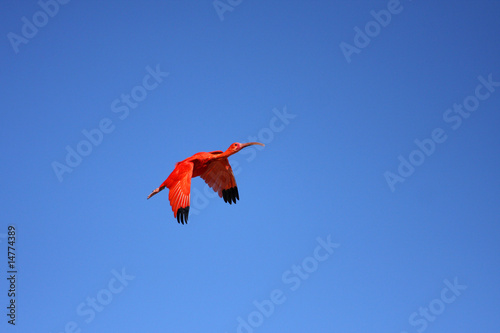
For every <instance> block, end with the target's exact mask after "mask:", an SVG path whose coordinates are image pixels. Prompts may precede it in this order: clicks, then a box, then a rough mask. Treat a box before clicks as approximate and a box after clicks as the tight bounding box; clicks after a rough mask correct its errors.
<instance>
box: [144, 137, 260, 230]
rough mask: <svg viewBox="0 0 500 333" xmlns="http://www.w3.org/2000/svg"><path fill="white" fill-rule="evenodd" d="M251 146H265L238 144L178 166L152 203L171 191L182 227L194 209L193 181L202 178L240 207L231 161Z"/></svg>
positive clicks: (179, 163) (193, 157)
mask: <svg viewBox="0 0 500 333" xmlns="http://www.w3.org/2000/svg"><path fill="white" fill-rule="evenodd" d="M251 145H261V146H264V145H263V144H262V143H259V142H249V143H238V142H235V143H233V144H231V146H229V148H228V149H227V150H226V151H225V152H223V151H221V150H215V151H211V152H201V153H196V154H194V155H193V156H191V157H188V158H186V159H185V160H183V161H180V162H178V163H176V164H175V168H174V171H172V173H171V174H170V175H169V176H168V178H167V179H166V180H165V181H164V182H163V183H162V184H161V185H160V187H158V188H157V189H155V190H154V191H153V192H151V194H150V195H149V196H148V199H149V198H151V197H152V196H153V195H155V194H157V193H158V192H160V191H161V190H163V189H164V188H165V187H167V188H168V189H169V195H168V199H169V200H170V205H171V206H172V211H173V212H174V217H176V218H177V221H178V222H179V223H182V224H184V222H186V223H187V220H188V215H189V207H190V192H191V178H193V177H198V176H199V177H201V178H202V179H203V180H204V181H205V182H206V183H207V184H208V186H210V187H211V188H212V189H213V190H214V191H215V192H217V193H218V194H219V197H221V198H223V199H224V201H225V202H229V204H232V203H233V202H234V203H236V200H239V199H240V198H239V193H238V187H237V186H236V180H235V179H234V175H233V170H232V169H231V165H229V161H228V160H227V158H228V157H229V156H231V155H233V154H235V153H237V152H239V151H240V150H241V149H243V148H245V147H248V146H251Z"/></svg>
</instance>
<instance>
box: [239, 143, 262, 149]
mask: <svg viewBox="0 0 500 333" xmlns="http://www.w3.org/2000/svg"><path fill="white" fill-rule="evenodd" d="M253 145H259V146H262V147H265V144H263V143H260V142H248V143H242V144H241V149H243V148H245V147H248V146H253Z"/></svg>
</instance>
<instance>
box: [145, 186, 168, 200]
mask: <svg viewBox="0 0 500 333" xmlns="http://www.w3.org/2000/svg"><path fill="white" fill-rule="evenodd" d="M164 188H165V186H160V187H158V188H157V189H156V190H154V191H153V192H151V194H150V195H148V199H149V198H151V197H152V196H153V195H155V194H156V193H158V192H160V191H161V190H163V189H164Z"/></svg>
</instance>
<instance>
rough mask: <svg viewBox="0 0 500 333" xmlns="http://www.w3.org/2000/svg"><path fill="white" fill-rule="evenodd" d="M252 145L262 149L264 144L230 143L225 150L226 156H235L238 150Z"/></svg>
mask: <svg viewBox="0 0 500 333" xmlns="http://www.w3.org/2000/svg"><path fill="white" fill-rule="evenodd" d="M252 145H259V146H262V147H264V144H263V143H260V142H248V143H239V142H235V143H232V144H231V145H230V146H229V148H227V150H226V153H227V154H228V155H233V154H236V153H237V152H239V151H240V150H242V149H243V148H245V147H248V146H252Z"/></svg>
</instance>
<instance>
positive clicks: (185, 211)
mask: <svg viewBox="0 0 500 333" xmlns="http://www.w3.org/2000/svg"><path fill="white" fill-rule="evenodd" d="M188 216H189V206H187V207H186V208H179V209H177V223H182V224H184V223H186V224H187V223H188Z"/></svg>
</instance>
